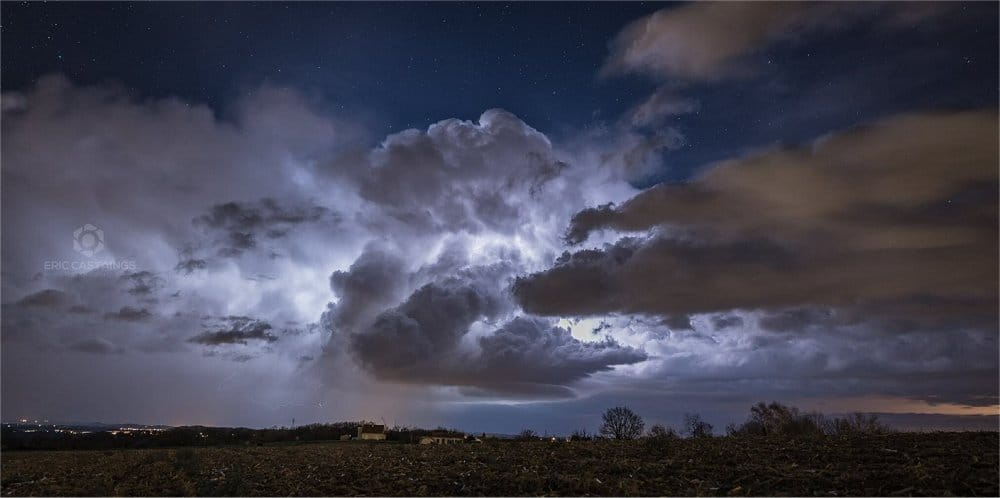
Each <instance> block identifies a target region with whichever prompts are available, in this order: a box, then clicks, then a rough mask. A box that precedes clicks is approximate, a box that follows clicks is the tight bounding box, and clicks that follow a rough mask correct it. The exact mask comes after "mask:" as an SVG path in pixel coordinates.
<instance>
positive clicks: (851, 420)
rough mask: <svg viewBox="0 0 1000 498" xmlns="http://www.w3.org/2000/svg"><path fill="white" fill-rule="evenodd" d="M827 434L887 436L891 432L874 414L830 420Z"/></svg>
mask: <svg viewBox="0 0 1000 498" xmlns="http://www.w3.org/2000/svg"><path fill="white" fill-rule="evenodd" d="M827 432H828V433H830V434H836V435H850V434H865V435H870V434H887V433H889V432H892V431H891V429H889V426H887V425H885V424H883V423H882V421H881V420H879V418H878V415H875V414H874V413H868V414H865V413H852V414H851V415H848V416H846V417H844V418H835V419H833V420H831V421H830V423H829V425H828V427H827Z"/></svg>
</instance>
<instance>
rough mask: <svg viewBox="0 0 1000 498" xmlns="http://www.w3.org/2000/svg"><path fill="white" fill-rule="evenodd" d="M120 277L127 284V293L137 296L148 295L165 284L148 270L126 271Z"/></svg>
mask: <svg viewBox="0 0 1000 498" xmlns="http://www.w3.org/2000/svg"><path fill="white" fill-rule="evenodd" d="M121 279H122V280H123V281H125V282H127V283H128V284H129V289H128V293H129V294H131V295H133V296H138V297H148V296H150V295H152V294H154V293H155V292H156V291H157V290H159V289H162V288H163V286H164V284H165V282H164V280H163V279H162V278H160V277H158V276H156V275H154V274H153V273H151V272H148V271H139V272H132V273H126V274H124V275H122V276H121Z"/></svg>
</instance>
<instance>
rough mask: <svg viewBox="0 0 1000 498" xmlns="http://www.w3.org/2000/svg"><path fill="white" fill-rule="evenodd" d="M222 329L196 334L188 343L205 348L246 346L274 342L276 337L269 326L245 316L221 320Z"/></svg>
mask: <svg viewBox="0 0 1000 498" xmlns="http://www.w3.org/2000/svg"><path fill="white" fill-rule="evenodd" d="M222 321H223V322H224V328H217V329H213V330H209V331H205V332H203V333H201V334H198V335H196V336H194V337H192V338H191V339H188V342H192V343H195V344H203V345H206V346H221V345H227V344H242V345H247V344H248V343H249V342H250V341H263V342H276V341H277V340H278V336H276V335H274V334H272V333H271V329H272V327H271V324H270V323H267V322H265V321H263V320H258V319H254V318H250V317H246V316H230V317H225V318H223V319H222Z"/></svg>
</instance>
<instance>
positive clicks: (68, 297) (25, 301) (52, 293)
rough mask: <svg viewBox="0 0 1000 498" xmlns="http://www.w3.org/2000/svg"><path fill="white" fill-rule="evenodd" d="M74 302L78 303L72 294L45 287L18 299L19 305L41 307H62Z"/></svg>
mask: <svg viewBox="0 0 1000 498" xmlns="http://www.w3.org/2000/svg"><path fill="white" fill-rule="evenodd" d="M74 303H76V298H75V297H74V296H73V295H72V294H69V293H66V292H63V291H60V290H56V289H45V290H43V291H39V292H36V293H34V294H30V295H27V296H25V297H23V298H21V299H19V300H18V301H17V304H18V305H19V306H26V307H39V308H62V307H65V306H70V305H72V304H74Z"/></svg>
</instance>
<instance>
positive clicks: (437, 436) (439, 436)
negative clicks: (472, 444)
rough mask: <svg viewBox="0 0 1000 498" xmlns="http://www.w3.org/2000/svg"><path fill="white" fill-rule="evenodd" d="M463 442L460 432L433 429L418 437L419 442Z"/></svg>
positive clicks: (463, 437)
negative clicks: (433, 430)
mask: <svg viewBox="0 0 1000 498" xmlns="http://www.w3.org/2000/svg"><path fill="white" fill-rule="evenodd" d="M462 442H465V434H462V433H461V432H446V431H435V432H431V433H430V434H427V435H426V436H424V437H422V438H420V444H456V443H462Z"/></svg>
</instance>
